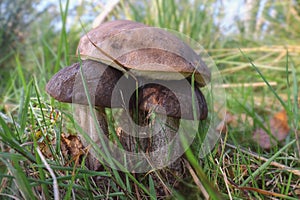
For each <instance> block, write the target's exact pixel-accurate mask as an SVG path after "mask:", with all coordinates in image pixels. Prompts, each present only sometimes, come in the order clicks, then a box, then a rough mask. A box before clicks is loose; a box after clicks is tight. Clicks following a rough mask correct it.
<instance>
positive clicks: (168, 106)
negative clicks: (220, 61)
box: [138, 81, 208, 120]
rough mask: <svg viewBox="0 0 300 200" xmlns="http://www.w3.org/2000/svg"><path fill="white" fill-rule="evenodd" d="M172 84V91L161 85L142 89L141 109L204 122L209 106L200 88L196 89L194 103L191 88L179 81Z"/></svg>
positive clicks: (139, 101) (139, 94)
mask: <svg viewBox="0 0 300 200" xmlns="http://www.w3.org/2000/svg"><path fill="white" fill-rule="evenodd" d="M171 84H175V85H174V86H175V87H172V89H170V88H167V87H166V86H164V85H160V84H147V85H145V86H144V87H142V88H140V90H139V93H138V99H139V100H138V103H139V109H140V110H143V111H146V112H151V111H153V112H155V113H158V114H165V115H167V116H170V117H175V118H182V119H195V120H203V119H206V118H207V113H208V109H207V104H206V101H205V98H204V96H203V94H202V92H201V91H200V90H199V88H198V87H195V88H194V97H195V100H194V101H193V98H192V88H191V87H189V88H186V86H185V85H184V84H180V83H178V81H177V82H175V81H172V83H171ZM168 85H170V82H168ZM193 104H194V106H193ZM193 109H195V114H196V116H195V117H196V118H194V115H193V113H194V112H193Z"/></svg>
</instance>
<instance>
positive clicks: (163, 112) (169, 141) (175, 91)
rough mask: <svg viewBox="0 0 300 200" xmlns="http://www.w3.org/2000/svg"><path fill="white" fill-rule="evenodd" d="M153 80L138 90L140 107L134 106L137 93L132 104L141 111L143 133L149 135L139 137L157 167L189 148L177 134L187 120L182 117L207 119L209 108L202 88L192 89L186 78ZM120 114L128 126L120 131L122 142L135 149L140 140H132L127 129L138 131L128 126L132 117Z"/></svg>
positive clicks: (133, 111) (140, 122)
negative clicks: (181, 124)
mask: <svg viewBox="0 0 300 200" xmlns="http://www.w3.org/2000/svg"><path fill="white" fill-rule="evenodd" d="M144 82H147V81H144ZM149 82H150V83H145V84H144V85H143V86H142V87H140V88H139V90H138V96H137V99H138V107H137V108H136V107H135V106H134V104H135V101H136V99H135V97H136V96H135V95H132V96H131V99H130V103H129V104H130V105H132V106H131V111H132V113H135V112H137V113H138V116H139V119H138V125H139V136H141V134H142V133H144V134H145V136H143V137H142V138H138V140H139V142H140V145H141V149H142V150H143V151H144V152H147V153H148V156H149V158H148V159H149V162H150V164H151V165H152V166H153V167H155V168H162V167H165V166H167V165H169V164H171V163H172V162H174V161H175V160H176V159H177V158H179V157H180V156H181V155H182V154H183V152H184V150H185V148H186V147H182V146H181V142H180V138H179V136H178V135H177V132H178V130H179V126H180V123H184V122H181V120H182V119H185V120H195V121H197V120H204V119H206V118H207V114H208V108H207V104H206V101H205V98H204V95H203V94H202V93H201V91H200V90H199V88H198V87H194V88H191V87H190V85H189V84H187V83H188V81H186V80H176V81H159V82H155V83H151V81H149ZM193 98H194V99H193ZM136 109H137V110H136ZM120 117H121V119H120V120H118V121H119V122H121V125H120V126H121V127H125V131H124V132H123V134H120V135H121V141H122V142H121V143H122V144H123V145H125V146H126V147H127V149H128V150H131V151H133V150H134V149H135V146H136V142H137V141H135V140H133V139H131V140H129V139H128V137H129V136H128V135H126V133H127V132H133V131H134V130H131V129H130V128H129V127H128V126H127V127H126V124H131V123H130V122H129V121H130V119H128V118H126V116H124V115H123V116H120ZM183 134H187V135H189V134H192V133H183ZM175 137H178V138H175ZM187 137H188V136H187ZM144 138H146V139H144ZM172 145H173V146H172ZM170 146H172V147H171V149H169V148H170Z"/></svg>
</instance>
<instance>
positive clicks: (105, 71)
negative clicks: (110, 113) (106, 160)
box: [46, 60, 126, 170]
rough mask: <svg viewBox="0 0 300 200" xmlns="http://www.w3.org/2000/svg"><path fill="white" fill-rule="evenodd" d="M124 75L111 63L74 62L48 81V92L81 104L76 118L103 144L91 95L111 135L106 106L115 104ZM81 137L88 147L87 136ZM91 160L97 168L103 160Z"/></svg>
mask: <svg viewBox="0 0 300 200" xmlns="http://www.w3.org/2000/svg"><path fill="white" fill-rule="evenodd" d="M80 66H81V69H82V76H81V73H80ZM121 76H122V72H120V71H118V70H116V69H114V68H112V67H109V66H108V65H105V64H103V63H100V62H97V61H93V60H83V61H82V62H81V63H80V62H78V63H74V64H72V65H71V66H69V67H65V68H63V69H61V70H60V71H59V72H58V73H56V74H55V75H54V76H53V77H52V78H51V79H50V81H49V82H48V83H47V85H46V91H47V93H48V94H50V96H52V97H53V98H54V99H56V100H58V101H60V102H65V103H75V104H79V105H81V106H79V105H78V106H76V107H75V109H76V110H75V113H76V115H75V119H76V120H77V122H78V123H79V124H80V125H81V127H82V128H83V130H84V131H85V132H87V133H88V134H89V136H90V138H91V140H93V141H95V143H98V144H99V143H100V141H99V137H98V135H97V130H96V127H95V123H94V119H93V116H92V115H91V112H90V109H89V107H88V105H89V102H88V99H87V95H89V96H90V98H91V101H92V102H91V103H92V105H94V106H95V109H94V113H95V115H96V119H97V121H98V124H99V126H100V128H101V130H102V131H103V133H104V135H106V136H107V137H108V126H107V119H106V114H105V108H110V107H111V96H112V91H113V89H114V87H115V85H116V83H117V81H118V80H119V78H120V77H121ZM82 77H84V80H85V81H86V87H87V88H88V94H87V93H86V91H85V89H84V84H83V81H82ZM125 89H126V88H125ZM120 98H121V97H120ZM114 106H115V107H121V103H120V102H118V105H117V103H116V101H115V104H114ZM81 140H82V142H83V145H84V146H86V147H87V146H88V144H89V143H88V142H87V141H86V140H85V138H84V137H81ZM91 154H92V155H93V154H94V151H93V150H91ZM87 161H88V162H87V165H88V167H89V168H91V169H94V170H96V169H97V168H98V167H99V162H95V158H94V156H90V157H89V159H88V160H87Z"/></svg>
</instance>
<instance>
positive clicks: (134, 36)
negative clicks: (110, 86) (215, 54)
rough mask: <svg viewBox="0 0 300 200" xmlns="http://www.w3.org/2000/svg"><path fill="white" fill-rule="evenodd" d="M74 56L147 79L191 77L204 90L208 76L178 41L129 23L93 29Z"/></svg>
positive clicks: (174, 37) (192, 52) (198, 62)
mask: <svg viewBox="0 0 300 200" xmlns="http://www.w3.org/2000/svg"><path fill="white" fill-rule="evenodd" d="M103 51H104V53H103ZM77 53H79V54H80V57H81V58H82V59H91V60H96V61H100V62H103V63H106V64H108V65H111V66H112V67H115V68H116V69H118V70H121V71H126V70H131V71H132V72H133V73H134V74H135V75H137V76H142V77H147V78H150V79H160V80H180V79H184V78H185V77H190V76H192V74H194V76H195V81H196V82H198V84H199V85H200V86H204V85H206V83H208V82H209V81H210V76H211V73H210V70H209V69H208V67H207V66H206V64H205V63H204V62H203V60H202V59H201V58H200V56H199V55H197V54H196V52H195V51H194V50H193V49H192V48H190V47H189V46H188V45H187V44H186V43H184V42H183V41H182V40H180V39H179V38H178V37H176V36H175V35H173V34H171V33H169V32H167V31H165V30H163V29H160V28H155V27H149V26H146V25H144V24H142V23H138V22H133V21H129V20H115V21H110V22H106V23H103V24H101V25H100V26H98V27H96V28H95V29H92V30H91V31H90V32H88V33H87V34H86V35H85V36H83V37H82V38H81V39H80V42H79V45H78V49H77ZM105 54H106V55H105ZM107 54H108V55H109V56H107ZM113 60H114V61H115V62H113Z"/></svg>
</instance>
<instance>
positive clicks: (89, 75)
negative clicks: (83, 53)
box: [46, 60, 123, 107]
mask: <svg viewBox="0 0 300 200" xmlns="http://www.w3.org/2000/svg"><path fill="white" fill-rule="evenodd" d="M80 65H82V74H83V75H84V78H85V81H86V86H87V88H88V91H89V95H90V97H91V101H92V103H93V104H94V105H96V106H100V107H111V95H112V91H113V89H114V87H115V84H116V83H117V81H118V80H119V78H120V77H121V76H122V75H123V74H122V72H120V71H118V70H116V69H114V68H112V67H109V66H107V65H105V64H103V63H99V62H96V61H91V60H84V61H82V63H75V64H73V65H71V66H69V67H65V68H63V69H61V70H60V71H59V72H58V73H56V74H55V75H54V76H53V77H52V78H51V79H50V81H49V82H48V83H47V85H46V91H47V93H48V94H50V96H52V97H53V98H54V99H56V100H58V101H60V102H66V103H77V104H84V105H88V100H87V96H86V92H85V90H84V85H83V82H82V78H81V77H82V76H81V74H80Z"/></svg>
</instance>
